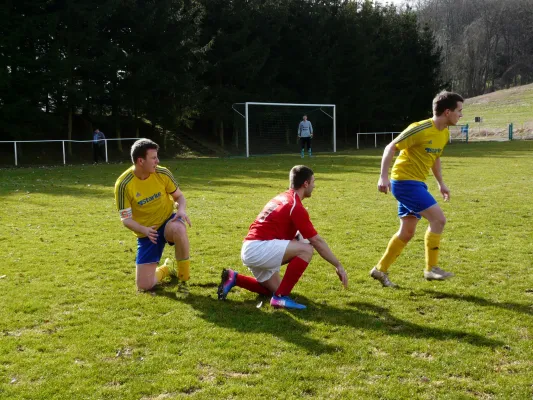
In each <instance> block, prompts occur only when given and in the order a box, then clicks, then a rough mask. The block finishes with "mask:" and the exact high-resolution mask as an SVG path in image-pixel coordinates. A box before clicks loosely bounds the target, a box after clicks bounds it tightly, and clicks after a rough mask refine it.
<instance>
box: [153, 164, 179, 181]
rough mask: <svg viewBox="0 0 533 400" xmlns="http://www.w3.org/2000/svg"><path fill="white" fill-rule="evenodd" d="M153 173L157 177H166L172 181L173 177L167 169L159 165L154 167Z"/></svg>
mask: <svg viewBox="0 0 533 400" xmlns="http://www.w3.org/2000/svg"><path fill="white" fill-rule="evenodd" d="M155 173H156V174H157V175H159V176H167V177H169V178H171V179H174V175H172V172H170V170H169V169H168V168H165V167H162V166H161V165H158V166H157V167H155Z"/></svg>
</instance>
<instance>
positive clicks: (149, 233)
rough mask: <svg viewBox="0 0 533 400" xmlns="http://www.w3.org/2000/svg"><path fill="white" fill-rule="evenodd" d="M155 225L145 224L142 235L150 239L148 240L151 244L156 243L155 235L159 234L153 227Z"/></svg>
mask: <svg viewBox="0 0 533 400" xmlns="http://www.w3.org/2000/svg"><path fill="white" fill-rule="evenodd" d="M155 228H156V227H155V226H145V227H144V235H145V236H146V237H147V238H148V239H150V242H152V243H153V244H157V237H158V236H159V234H158V233H157V230H156V229H155Z"/></svg>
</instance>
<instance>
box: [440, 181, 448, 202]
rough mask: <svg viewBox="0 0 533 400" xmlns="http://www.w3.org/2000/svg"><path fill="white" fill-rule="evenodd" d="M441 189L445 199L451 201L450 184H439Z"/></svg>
mask: <svg viewBox="0 0 533 400" xmlns="http://www.w3.org/2000/svg"><path fill="white" fill-rule="evenodd" d="M439 189H440V193H441V194H442V198H443V199H444V201H450V189H448V186H446V185H445V184H444V183H443V184H442V185H440V186H439Z"/></svg>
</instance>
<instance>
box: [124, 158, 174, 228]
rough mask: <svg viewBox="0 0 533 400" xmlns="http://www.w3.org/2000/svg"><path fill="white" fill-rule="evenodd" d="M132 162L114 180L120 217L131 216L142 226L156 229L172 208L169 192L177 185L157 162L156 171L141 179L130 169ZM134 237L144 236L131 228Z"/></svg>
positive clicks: (172, 201) (167, 216)
mask: <svg viewBox="0 0 533 400" xmlns="http://www.w3.org/2000/svg"><path fill="white" fill-rule="evenodd" d="M134 168H135V166H131V167H130V168H128V169H127V170H126V171H124V173H123V174H122V175H120V177H119V178H118V179H117V181H116V183H115V202H116V205H117V210H118V212H119V214H120V218H121V219H122V220H124V219H127V218H133V220H134V221H135V222H138V223H139V224H141V225H143V226H156V228H155V229H158V228H159V227H160V226H161V225H162V224H163V223H164V222H165V221H166V220H167V219H168V218H169V217H170V216H171V215H172V212H173V210H174V199H173V198H172V196H171V195H170V194H171V193H173V192H175V191H176V190H177V189H178V184H177V182H176V180H175V179H174V176H173V175H172V173H171V172H170V171H169V170H168V169H166V168H164V167H160V166H157V167H156V172H155V173H154V174H150V176H149V177H148V178H146V179H144V180H141V179H139V178H137V177H136V176H135V174H134V173H133V170H134ZM134 234H135V235H136V236H137V237H144V235H141V234H140V233H137V232H134Z"/></svg>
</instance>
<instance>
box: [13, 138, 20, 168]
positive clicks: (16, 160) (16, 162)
mask: <svg viewBox="0 0 533 400" xmlns="http://www.w3.org/2000/svg"><path fill="white" fill-rule="evenodd" d="M13 143H14V144H15V167H18V165H19V162H18V158H17V142H13Z"/></svg>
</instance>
